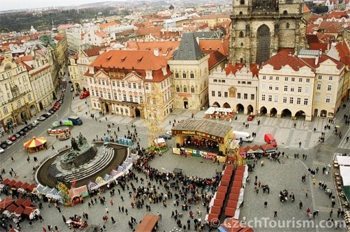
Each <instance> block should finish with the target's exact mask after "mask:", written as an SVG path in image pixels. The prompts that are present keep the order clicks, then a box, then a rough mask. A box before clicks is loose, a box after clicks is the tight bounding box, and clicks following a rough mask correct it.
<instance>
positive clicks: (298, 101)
mask: <svg viewBox="0 0 350 232" xmlns="http://www.w3.org/2000/svg"><path fill="white" fill-rule="evenodd" d="M300 102H301V99H300V98H299V97H298V98H297V104H298V105H300Z"/></svg>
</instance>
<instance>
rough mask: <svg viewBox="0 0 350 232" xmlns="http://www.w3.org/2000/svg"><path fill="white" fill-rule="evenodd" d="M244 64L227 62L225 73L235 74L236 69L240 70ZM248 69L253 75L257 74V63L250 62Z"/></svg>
mask: <svg viewBox="0 0 350 232" xmlns="http://www.w3.org/2000/svg"><path fill="white" fill-rule="evenodd" d="M244 66H246V65H245V64H241V63H238V64H235V65H233V64H228V65H227V66H226V68H225V71H226V75H229V74H236V73H237V71H239V70H241V69H242V68H243V67H244ZM249 70H250V71H251V72H252V74H253V77H257V76H259V66H258V65H257V64H250V66H249Z"/></svg>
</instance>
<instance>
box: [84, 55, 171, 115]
mask: <svg viewBox="0 0 350 232" xmlns="http://www.w3.org/2000/svg"><path fill="white" fill-rule="evenodd" d="M171 75H172V74H171V72H170V69H169V67H168V65H167V60H166V59H165V58H164V57H160V56H158V57H157V56H155V55H154V54H153V52H151V51H121V50H114V51H108V52H105V53H103V54H101V55H100V56H98V57H97V59H96V60H95V61H94V62H93V63H92V64H91V65H90V67H89V70H88V71H87V73H86V74H85V77H86V79H87V83H88V87H89V90H90V94H91V95H90V96H91V98H90V99H91V103H92V108H93V109H96V110H99V111H100V112H101V113H103V114H117V115H125V116H129V117H141V118H145V119H155V120H158V121H163V120H164V119H165V118H166V117H167V116H168V115H169V114H170V112H171V111H172V109H173V97H172V93H171V80H170V78H171Z"/></svg>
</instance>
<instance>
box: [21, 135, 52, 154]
mask: <svg viewBox="0 0 350 232" xmlns="http://www.w3.org/2000/svg"><path fill="white" fill-rule="evenodd" d="M46 142H47V140H46V139H45V138H44V137H39V138H36V137H33V138H32V139H30V140H28V141H27V142H25V143H24V144H23V146H24V148H25V149H26V150H27V151H28V152H36V151H39V150H42V149H44V148H45V149H46V148H47V147H46Z"/></svg>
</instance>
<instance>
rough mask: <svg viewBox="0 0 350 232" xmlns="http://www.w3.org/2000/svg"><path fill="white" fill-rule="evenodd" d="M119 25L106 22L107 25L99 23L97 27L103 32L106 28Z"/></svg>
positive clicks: (114, 22) (113, 22)
mask: <svg viewBox="0 0 350 232" xmlns="http://www.w3.org/2000/svg"><path fill="white" fill-rule="evenodd" d="M119 24H120V22H116V21H112V22H108V23H101V24H100V25H99V26H100V29H101V30H104V29H106V28H108V27H113V26H118V25H119Z"/></svg>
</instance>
